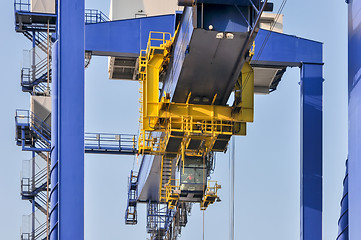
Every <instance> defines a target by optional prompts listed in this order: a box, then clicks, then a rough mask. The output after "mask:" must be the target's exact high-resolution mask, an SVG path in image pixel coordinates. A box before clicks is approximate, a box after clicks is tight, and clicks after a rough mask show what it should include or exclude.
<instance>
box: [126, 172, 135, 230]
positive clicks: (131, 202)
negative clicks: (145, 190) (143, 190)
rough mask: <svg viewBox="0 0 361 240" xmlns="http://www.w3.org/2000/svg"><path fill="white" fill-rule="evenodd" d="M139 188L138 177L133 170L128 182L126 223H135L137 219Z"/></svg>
mask: <svg viewBox="0 0 361 240" xmlns="http://www.w3.org/2000/svg"><path fill="white" fill-rule="evenodd" d="M137 189H138V177H137V175H136V173H135V172H133V171H131V173H130V177H129V184H128V204H127V209H126V211H125V224H127V225H135V224H137V223H138V220H137V197H138V194H137Z"/></svg>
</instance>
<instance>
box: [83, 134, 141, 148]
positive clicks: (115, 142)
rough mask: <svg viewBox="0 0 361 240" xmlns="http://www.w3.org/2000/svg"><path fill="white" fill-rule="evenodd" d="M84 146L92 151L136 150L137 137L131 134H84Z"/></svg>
mask: <svg viewBox="0 0 361 240" xmlns="http://www.w3.org/2000/svg"><path fill="white" fill-rule="evenodd" d="M84 141H85V146H86V147H87V148H93V149H99V150H100V149H113V150H122V149H126V150H133V151H135V150H136V146H137V136H136V135H131V134H108V133H85V139H84Z"/></svg>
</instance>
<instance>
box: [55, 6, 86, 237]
mask: <svg viewBox="0 0 361 240" xmlns="http://www.w3.org/2000/svg"><path fill="white" fill-rule="evenodd" d="M57 29H58V30H57V36H58V40H57V43H56V44H55V49H54V55H53V70H54V71H55V72H54V77H53V110H52V121H53V122H52V155H51V159H52V169H51V180H52V182H51V183H52V185H51V187H52V192H51V204H52V205H51V207H52V209H51V215H50V221H51V222H50V227H51V233H50V239H51V240H58V239H60V240H68V239H77V240H78V239H79V240H82V239H84V0H58V25H57Z"/></svg>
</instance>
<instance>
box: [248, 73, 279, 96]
mask: <svg viewBox="0 0 361 240" xmlns="http://www.w3.org/2000/svg"><path fill="white" fill-rule="evenodd" d="M279 70H281V69H278V68H259V67H256V68H254V89H255V90H254V91H255V93H256V94H268V93H269V89H270V86H271V84H272V82H273V80H274V79H275V76H276V74H277V72H278V71H279Z"/></svg>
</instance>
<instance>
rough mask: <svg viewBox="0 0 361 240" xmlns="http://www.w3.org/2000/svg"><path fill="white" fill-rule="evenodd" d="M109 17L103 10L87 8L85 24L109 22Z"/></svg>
mask: <svg viewBox="0 0 361 240" xmlns="http://www.w3.org/2000/svg"><path fill="white" fill-rule="evenodd" d="M109 21H110V20H109V18H108V16H107V15H105V14H104V13H103V12H102V11H99V10H96V9H85V24H93V23H102V22H109Z"/></svg>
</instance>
